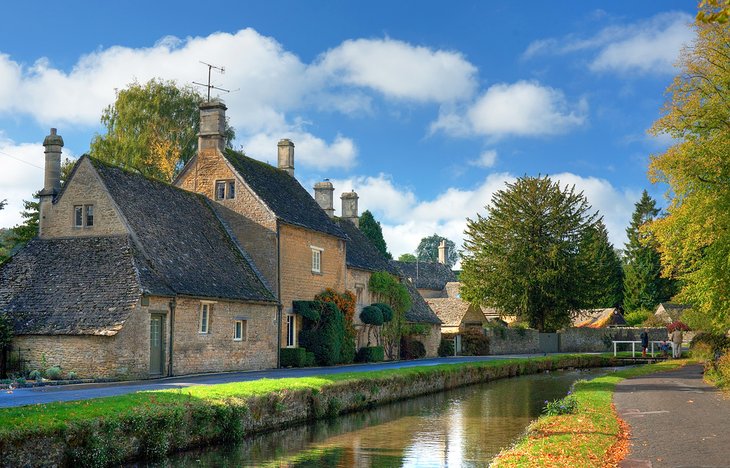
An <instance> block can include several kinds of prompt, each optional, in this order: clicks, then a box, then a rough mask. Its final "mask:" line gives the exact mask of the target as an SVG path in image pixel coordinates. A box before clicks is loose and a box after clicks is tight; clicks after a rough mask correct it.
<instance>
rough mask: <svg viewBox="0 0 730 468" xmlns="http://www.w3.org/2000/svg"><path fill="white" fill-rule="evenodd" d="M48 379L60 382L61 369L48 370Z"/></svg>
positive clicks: (56, 367)
mask: <svg viewBox="0 0 730 468" xmlns="http://www.w3.org/2000/svg"><path fill="white" fill-rule="evenodd" d="M46 378H48V379H50V380H59V379H60V378H61V368H60V367H58V366H53V367H49V368H48V369H46Z"/></svg>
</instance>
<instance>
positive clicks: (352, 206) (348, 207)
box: [340, 190, 360, 227]
mask: <svg viewBox="0 0 730 468" xmlns="http://www.w3.org/2000/svg"><path fill="white" fill-rule="evenodd" d="M358 198H359V197H358V196H357V193H355V191H354V190H353V191H352V192H344V193H343V194H342V195H340V200H342V219H346V220H348V221H351V222H352V223H353V224H354V225H355V226H357V227H360V217H359V215H358V213H357V199H358Z"/></svg>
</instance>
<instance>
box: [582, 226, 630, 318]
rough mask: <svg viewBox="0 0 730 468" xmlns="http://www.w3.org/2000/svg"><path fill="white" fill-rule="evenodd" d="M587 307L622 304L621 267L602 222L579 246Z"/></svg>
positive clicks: (592, 229) (591, 228) (590, 229)
mask: <svg viewBox="0 0 730 468" xmlns="http://www.w3.org/2000/svg"><path fill="white" fill-rule="evenodd" d="M581 255H582V258H583V262H584V265H585V267H584V273H585V278H586V285H587V286H586V288H587V291H589V292H590V295H589V296H588V307H590V308H604V307H618V306H621V304H622V303H623V280H624V278H623V276H624V274H623V266H622V264H621V258H620V257H619V256H618V254H617V253H616V249H614V247H613V244H611V242H610V241H609V240H608V230H607V229H606V225H605V224H603V221H602V220H598V222H597V223H596V225H595V226H591V227H589V228H588V229H587V230H586V235H585V237H584V239H583V243H582V246H581Z"/></svg>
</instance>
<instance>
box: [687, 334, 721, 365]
mask: <svg viewBox="0 0 730 468" xmlns="http://www.w3.org/2000/svg"><path fill="white" fill-rule="evenodd" d="M689 350H690V353H691V354H692V357H693V358H696V359H699V360H701V361H712V360H714V359H715V356H716V355H720V354H723V353H725V352H726V351H728V350H730V338H728V337H727V336H725V335H721V334H719V333H698V334H696V335H695V337H694V338H692V341H691V342H690V344H689Z"/></svg>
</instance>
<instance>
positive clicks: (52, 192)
mask: <svg viewBox="0 0 730 468" xmlns="http://www.w3.org/2000/svg"><path fill="white" fill-rule="evenodd" d="M43 146H45V147H46V149H45V153H46V167H45V172H44V175H43V190H41V191H40V192H39V194H38V197H39V198H40V203H39V212H40V213H39V218H38V235H39V236H40V237H43V234H44V231H45V229H46V226H47V225H48V219H47V218H49V217H50V216H51V205H52V204H53V199H54V198H55V197H56V195H58V192H60V191H61V148H63V138H61V135H58V134H56V129H55V128H52V129H51V133H50V135H48V136H47V137H46V138H45V139H44V140H43Z"/></svg>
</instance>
